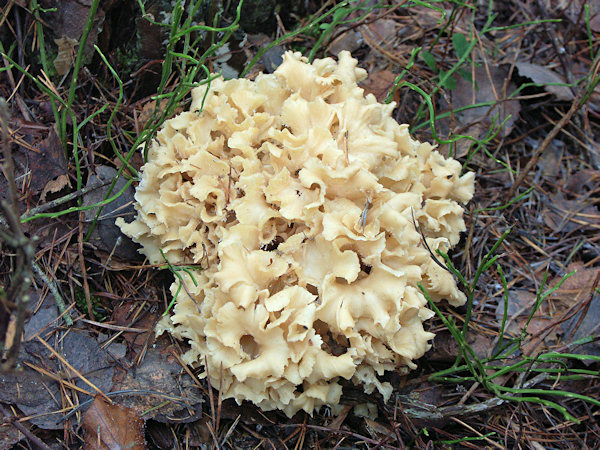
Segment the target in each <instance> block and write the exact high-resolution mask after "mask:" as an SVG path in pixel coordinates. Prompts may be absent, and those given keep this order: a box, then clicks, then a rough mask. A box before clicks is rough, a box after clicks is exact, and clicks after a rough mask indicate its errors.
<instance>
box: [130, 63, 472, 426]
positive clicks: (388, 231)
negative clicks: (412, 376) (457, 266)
mask: <svg viewBox="0 0 600 450" xmlns="http://www.w3.org/2000/svg"><path fill="white" fill-rule="evenodd" d="M364 78H366V72H365V70H363V69H360V68H357V62H356V60H354V59H353V58H352V57H351V56H350V54H349V53H348V52H342V53H340V55H339V58H338V61H335V60H334V59H332V58H325V59H320V60H315V61H314V62H313V63H312V64H308V63H307V60H306V59H305V58H304V57H302V56H301V55H300V54H299V53H291V52H288V53H286V54H285V56H284V61H283V63H282V64H281V66H280V67H279V68H278V69H277V70H276V71H275V73H273V74H269V75H264V74H261V75H258V76H257V77H256V79H255V80H253V81H251V80H247V79H237V80H229V81H224V80H223V79H220V78H219V79H215V80H213V81H212V83H211V84H210V86H209V88H208V92H207V87H206V86H203V87H198V88H195V89H194V90H193V91H192V99H193V100H192V104H191V108H190V111H189V112H184V113H182V114H180V115H178V116H177V117H175V118H173V119H171V120H168V121H167V122H165V124H164V126H163V128H162V129H161V131H160V132H159V133H158V136H157V139H156V141H155V142H154V143H153V145H152V147H151V149H150V152H149V156H148V162H147V163H146V164H145V165H144V166H143V168H142V177H141V182H140V184H139V186H138V188H137V193H136V201H137V204H136V210H137V217H136V218H135V220H134V221H133V222H131V223H125V222H124V221H123V220H119V222H118V224H119V226H120V227H121V229H122V230H123V232H124V233H125V234H127V235H128V236H131V237H132V238H133V240H134V241H136V242H138V243H140V244H141V245H142V249H141V251H142V252H143V253H144V254H145V255H146V256H147V257H148V259H149V260H150V262H152V263H161V262H164V258H167V259H168V260H169V262H170V263H171V264H173V265H186V264H189V265H192V264H195V265H199V266H201V267H202V269H198V270H194V269H192V270H189V273H188V272H186V271H183V270H179V271H178V275H179V276H180V277H181V281H180V279H179V278H176V279H175V281H174V283H173V285H172V286H171V293H172V295H175V294H177V297H176V301H175V306H174V308H173V313H172V315H171V316H170V317H167V318H166V320H163V321H162V322H161V323H160V331H164V330H167V331H169V332H170V333H171V334H173V336H175V337H177V338H179V339H183V340H186V341H188V342H189V345H190V348H189V350H188V351H187V352H186V353H185V354H184V356H183V359H184V361H185V362H187V363H188V364H190V365H192V366H202V367H204V370H205V371H204V375H208V376H209V379H210V382H211V384H212V385H213V386H214V387H215V388H221V391H222V394H223V397H224V398H234V399H236V400H237V401H238V402H240V403H241V402H242V401H243V400H250V401H252V402H254V403H256V404H257V405H259V406H260V407H261V408H263V409H265V410H270V409H275V408H277V409H281V410H283V411H284V412H285V413H286V414H287V415H289V416H291V415H292V414H294V413H295V412H297V411H298V410H300V409H303V410H305V411H307V412H309V413H312V412H313V410H314V409H315V408H318V407H319V406H321V405H328V404H329V405H334V404H337V403H338V402H339V399H340V395H341V391H342V388H341V385H340V383H339V381H340V379H342V378H344V379H347V380H351V381H352V382H353V383H355V384H357V385H361V386H362V387H363V388H364V390H365V391H366V392H367V393H371V392H373V391H374V390H377V391H379V392H380V393H381V394H382V395H383V396H384V398H386V399H387V398H388V397H389V396H390V394H391V391H392V387H391V386H390V384H389V383H386V382H383V381H381V379H380V378H381V376H382V375H383V374H384V373H385V372H386V371H393V370H396V371H398V370H400V371H406V370H408V369H409V368H414V367H415V364H414V360H415V359H417V358H419V357H421V356H422V355H423V354H424V353H425V351H427V349H429V347H430V340H431V339H432V338H433V336H434V335H433V334H432V333H430V332H427V331H425V330H424V329H423V321H424V320H426V319H428V318H430V317H431V316H432V314H433V313H432V311H431V310H429V309H427V307H426V305H427V301H426V299H425V297H424V296H423V294H422V293H421V292H420V290H419V288H418V287H417V283H419V282H420V283H422V284H423V286H424V287H425V288H426V289H427V290H428V291H429V293H430V295H431V297H432V298H433V299H434V300H440V299H447V300H448V301H449V302H450V303H451V304H453V305H460V304H462V303H464V301H465V298H464V295H463V294H462V293H461V292H460V291H459V290H458V289H457V287H456V283H455V281H454V279H453V277H452V276H451V274H450V273H449V272H447V271H445V270H444V269H443V268H441V267H439V266H438V265H437V264H436V263H435V261H434V260H433V259H432V257H431V254H430V252H429V251H428V250H427V248H426V247H425V245H424V244H423V242H422V237H421V234H420V233H419V231H418V230H417V227H416V226H415V223H414V221H415V220H416V222H417V224H416V225H417V226H418V227H419V228H420V229H421V231H422V232H423V234H424V236H426V239H427V243H428V245H429V247H430V249H431V250H432V251H433V252H435V251H436V250H437V249H439V250H442V251H444V252H447V251H448V250H449V249H450V248H451V247H452V246H453V245H455V244H456V243H457V242H458V240H459V233H460V232H461V231H464V229H465V225H464V222H463V218H462V215H463V208H462V207H461V205H460V203H464V202H467V201H469V199H470V198H471V197H472V195H473V181H474V180H473V174H472V173H467V174H465V175H462V176H460V172H461V165H460V164H459V163H458V162H457V161H455V160H453V159H449V158H444V157H443V156H442V155H440V154H439V153H438V152H437V151H435V150H434V148H433V147H432V146H431V145H430V144H428V143H420V142H418V141H416V140H414V139H412V138H411V136H410V135H409V133H408V126H407V125H399V124H398V123H397V122H396V121H395V120H394V119H393V118H392V117H391V113H392V110H393V109H394V104H393V103H391V104H389V105H384V104H380V103H378V102H377V100H376V99H375V97H374V96H373V95H370V94H369V95H366V96H365V95H364V92H363V90H362V89H361V88H360V87H358V85H357V82H359V81H361V80H363V79H364ZM200 109H202V111H201V112H199V111H200ZM161 252H162V253H161ZM163 255H164V256H163Z"/></svg>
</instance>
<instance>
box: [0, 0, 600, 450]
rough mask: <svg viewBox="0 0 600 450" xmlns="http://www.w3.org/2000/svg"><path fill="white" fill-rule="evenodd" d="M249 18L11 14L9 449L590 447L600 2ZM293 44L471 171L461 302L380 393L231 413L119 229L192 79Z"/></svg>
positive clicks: (113, 11) (165, 4)
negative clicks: (355, 80) (340, 72)
mask: <svg viewBox="0 0 600 450" xmlns="http://www.w3.org/2000/svg"><path fill="white" fill-rule="evenodd" d="M182 3H184V5H183V6H184V7H182V5H181V4H182ZM244 3H245V5H243V7H242V9H241V10H239V9H238V4H237V2H231V1H227V2H225V1H195V0H186V1H184V2H183V1H166V0H164V1H162V0H155V1H139V2H133V1H126V0H107V1H103V2H100V1H98V0H64V1H56V0H30V1H26V0H4V1H0V7H1V9H0V55H1V59H0V97H2V98H4V99H5V100H6V103H4V102H2V104H0V114H1V118H2V127H3V130H2V140H3V147H2V151H3V153H2V164H3V165H2V169H3V173H4V176H3V177H2V178H1V179H0V196H1V200H2V202H1V205H0V206H1V214H0V241H1V244H0V245H1V247H0V251H1V252H2V258H1V260H0V277H1V278H2V281H1V282H0V299H1V302H2V303H1V308H0V339H2V340H1V341H0V342H2V344H0V345H1V347H0V349H2V352H3V353H2V361H1V362H0V363H1V364H2V367H1V368H0V448H11V447H14V448H77V447H79V446H82V445H87V446H88V447H89V448H127V447H129V448H189V447H200V448H256V447H261V446H264V447H266V448H317V447H318V448H356V447H362V446H364V447H366V448H379V447H381V448H404V447H414V448H451V447H452V448H462V447H464V448H482V447H485V448H534V449H541V448H598V446H600V427H599V426H598V418H599V415H600V400H599V399H600V380H599V378H600V371H599V369H600V340H599V338H600V330H599V325H598V324H599V320H598V317H600V290H599V284H598V283H599V280H600V232H599V230H600V210H599V208H598V205H599V203H600V195H599V193H600V88H598V82H599V81H600V74H599V68H600V39H599V37H600V7H599V6H598V2H592V1H587V0H570V1H567V0H561V1H552V0H510V1H502V2H501V1H497V2H492V1H491V0H489V1H488V0H473V1H462V0H449V1H438V0H435V1H434V0H419V1H416V0H412V1H411V0H400V1H386V0H382V1H379V2H377V1H374V0H365V1H359V0H356V1H342V2H339V1H332V0H306V1H299V2H295V1H291V0H288V1H276V0H270V1H251V0H247V1H245V2H244ZM142 6H143V7H144V8H145V10H144V11H142ZM289 49H292V50H295V51H300V52H302V53H303V54H304V55H305V56H307V57H308V58H309V59H313V58H321V57H324V56H336V55H337V54H338V52H340V51H341V50H349V51H351V53H352V55H353V56H354V57H355V58H357V59H358V61H359V66H360V67H363V68H365V69H366V70H367V71H368V73H369V77H368V79H367V80H366V81H364V82H363V83H362V85H361V86H362V87H363V88H364V89H365V92H366V93H372V94H374V95H375V96H376V97H377V99H378V100H379V101H380V102H385V101H390V100H393V101H395V102H396V104H397V106H396V109H395V110H394V117H395V118H396V120H397V121H398V122H400V123H407V124H409V125H410V130H411V133H412V134H413V136H415V137H416V138H418V139H419V140H421V141H424V140H427V141H430V142H433V143H435V144H437V145H438V149H439V150H440V151H441V152H442V153H443V154H445V155H451V156H453V157H455V158H456V159H458V160H459V161H460V162H461V164H463V170H464V171H465V172H466V171H473V172H475V173H476V186H475V196H474V198H473V200H472V201H471V202H470V203H469V204H468V205H467V207H466V208H467V209H466V212H465V222H466V225H467V231H466V232H465V233H464V234H463V236H462V238H461V241H460V243H459V244H458V245H457V246H456V247H455V249H454V250H453V251H452V252H451V254H450V256H449V258H448V259H446V260H445V264H446V265H447V266H448V267H449V268H450V270H451V271H452V272H453V273H454V276H455V277H456V279H457V280H458V282H459V287H460V289H461V290H462V291H463V292H464V293H465V294H466V296H467V299H468V302H467V304H466V305H465V306H462V307H456V308H454V307H451V306H450V305H448V304H446V303H445V302H442V303H439V304H437V306H438V308H439V309H437V310H436V316H435V317H434V318H432V319H430V320H429V321H428V322H427V323H426V328H427V329H428V330H430V331H433V332H434V333H436V337H435V339H434V340H433V343H432V344H433V345H432V349H431V350H430V351H429V352H427V353H426V354H425V356H424V357H422V358H421V359H420V360H418V361H417V364H418V369H416V370H414V371H412V372H410V373H409V374H408V375H401V374H400V373H391V374H386V376H385V377H384V379H385V380H386V381H388V382H390V383H392V385H393V387H394V393H393V394H392V397H391V398H390V399H389V400H388V401H387V402H384V400H383V399H382V397H381V396H379V395H378V394H372V395H367V394H365V393H364V392H363V391H362V389H361V388H360V387H356V386H353V385H351V384H347V385H344V393H343V395H342V400H341V403H342V405H343V408H341V414H340V415H338V416H337V417H336V416H332V415H331V414H330V410H329V409H328V408H323V409H321V411H316V412H315V414H314V415H313V416H312V417H311V416H309V415H308V414H305V413H297V414H296V415H295V416H294V417H292V418H291V419H290V418H287V417H286V416H285V415H284V414H283V413H281V412H279V411H270V412H263V411H261V410H260V409H258V408H257V407H255V406H254V405H252V404H249V403H244V404H243V405H241V406H239V405H237V404H236V403H235V402H234V401H232V400H226V401H221V400H220V398H219V395H218V392H217V391H216V390H213V389H211V388H209V387H208V385H207V382H206V380H199V379H198V378H197V377H196V376H195V373H197V372H200V370H201V369H200V368H199V369H197V370H194V369H191V368H189V367H187V366H186V365H185V364H184V363H183V362H182V360H181V357H180V355H181V354H182V353H183V351H185V346H186V343H184V342H178V341H176V340H174V339H172V338H171V337H168V336H162V337H160V338H156V337H155V333H154V331H153V330H154V328H155V325H156V323H157V321H158V320H159V319H160V318H161V317H162V315H163V313H164V312H165V310H166V309H167V305H169V303H170V301H171V298H170V296H171V294H170V293H169V290H168V286H169V285H170V284H171V282H172V281H173V274H172V273H171V271H169V270H166V269H165V267H157V266H153V265H149V264H147V263H146V262H145V261H144V259H143V258H142V257H140V255H139V254H138V252H137V247H136V245H134V244H133V243H132V242H130V241H129V240H128V238H126V237H125V236H124V235H121V234H120V231H119V229H118V228H117V227H116V226H115V225H114V218H115V217H116V216H118V215H123V214H124V212H126V211H131V210H132V203H133V194H134V187H135V186H136V185H137V183H138V178H137V174H138V170H139V169H140V167H141V166H142V165H143V153H142V152H140V151H137V149H138V148H139V147H140V145H142V146H144V145H145V144H147V143H148V142H149V141H150V140H151V139H152V138H153V136H155V134H156V131H157V130H158V129H159V128H160V126H161V124H162V123H163V122H164V120H165V119H168V118H170V117H172V116H173V115H175V114H176V113H178V112H180V111H182V110H184V109H185V108H186V107H187V103H186V102H187V101H188V97H189V91H190V89H191V88H192V87H193V85H194V83H198V82H201V81H202V80H203V79H205V78H206V76H207V74H209V73H211V72H215V73H216V72H222V73H223V74H224V75H225V76H226V77H227V78H235V77H240V76H248V77H254V76H256V74H257V73H259V72H260V71H263V72H264V71H266V72H269V71H273V68H274V67H276V66H277V64H278V63H279V61H280V60H281V54H282V53H283V51H285V50H289ZM438 256H439V258H440V259H443V257H442V255H438ZM160 269H163V270H160Z"/></svg>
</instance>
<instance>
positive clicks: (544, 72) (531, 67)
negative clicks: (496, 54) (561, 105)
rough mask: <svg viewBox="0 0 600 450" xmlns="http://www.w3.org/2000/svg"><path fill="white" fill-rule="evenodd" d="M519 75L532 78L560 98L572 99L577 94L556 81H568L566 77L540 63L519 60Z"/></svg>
mask: <svg viewBox="0 0 600 450" xmlns="http://www.w3.org/2000/svg"><path fill="white" fill-rule="evenodd" d="M515 66H516V67H517V69H518V70H519V75H521V76H522V77H526V78H530V79H531V81H533V82H534V83H536V84H542V85H544V88H545V89H546V91H548V92H550V93H552V94H554V95H555V96H556V98H557V99H558V100H563V101H571V100H573V99H574V98H575V95H574V94H573V92H572V91H571V89H569V88H568V87H567V86H558V85H556V84H555V83H563V84H564V83H566V81H565V79H564V78H563V77H561V76H560V75H559V74H557V73H556V72H554V71H553V70H551V69H548V68H547V67H544V66H540V65H539V64H532V63H527V62H518V63H516V64H515Z"/></svg>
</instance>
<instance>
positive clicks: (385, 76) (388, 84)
mask: <svg viewBox="0 0 600 450" xmlns="http://www.w3.org/2000/svg"><path fill="white" fill-rule="evenodd" d="M395 80H396V74H394V73H393V72H391V71H389V70H380V71H379V72H375V73H373V74H371V75H369V78H367V79H366V80H365V81H364V82H363V83H361V84H360V86H361V87H362V88H363V89H364V90H365V94H373V95H374V96H375V98H377V101H378V102H379V103H382V102H383V101H384V100H385V98H386V97H387V94H388V92H389V91H390V89H391V88H392V86H394V81H395ZM399 99H400V91H398V90H396V92H395V93H394V98H393V100H394V101H395V102H396V103H397V102H398V100H399Z"/></svg>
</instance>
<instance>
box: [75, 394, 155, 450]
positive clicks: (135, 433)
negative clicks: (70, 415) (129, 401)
mask: <svg viewBox="0 0 600 450" xmlns="http://www.w3.org/2000/svg"><path fill="white" fill-rule="evenodd" d="M82 427H83V430H84V431H85V434H84V442H85V448H87V449H92V450H108V449H121V448H123V449H125V448H126V449H129V450H142V449H145V448H146V442H145V440H144V421H143V420H142V419H141V418H140V416H139V415H138V414H137V413H136V412H135V411H134V410H133V409H130V408H126V407H124V406H121V405H109V404H108V403H106V402H105V401H104V400H103V399H102V397H100V396H96V397H95V399H94V403H92V406H91V407H90V409H88V410H87V412H86V413H85V415H84V416H83V423H82Z"/></svg>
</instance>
